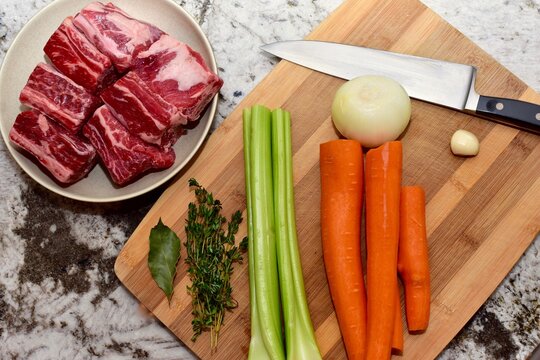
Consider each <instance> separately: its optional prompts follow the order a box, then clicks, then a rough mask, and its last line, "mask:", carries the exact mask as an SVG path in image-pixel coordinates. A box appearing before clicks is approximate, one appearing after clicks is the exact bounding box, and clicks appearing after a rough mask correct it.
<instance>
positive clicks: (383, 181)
mask: <svg viewBox="0 0 540 360" xmlns="http://www.w3.org/2000/svg"><path fill="white" fill-rule="evenodd" d="M401 161H402V151H401V142H399V141H391V142H387V143H385V144H383V145H381V146H379V147H378V148H376V149H372V150H370V151H368V153H367V155H366V235H367V294H368V296H367V358H368V359H369V360H376V359H389V358H390V354H391V349H392V333H393V329H394V313H395V309H396V299H395V298H396V289H397V255H398V239H399V196H400V190H401Z"/></svg>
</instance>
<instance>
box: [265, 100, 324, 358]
mask: <svg viewBox="0 0 540 360" xmlns="http://www.w3.org/2000/svg"><path fill="white" fill-rule="evenodd" d="M291 147H292V145H291V119H290V114H289V113H288V112H287V111H284V110H281V109H276V110H274V111H273V112H272V164H273V185H274V189H273V190H274V214H275V216H274V222H275V228H276V245H277V257H278V272H279V283H280V289H281V298H282V300H281V301H282V307H283V317H284V322H285V341H286V348H287V359H295V360H316V359H322V357H321V355H320V352H319V349H318V347H317V342H316V340H315V332H314V330H313V325H312V323H311V318H310V316H309V309H308V305H307V300H306V295H305V289H304V279H303V276H302V264H301V262H300V254H299V250H298V242H297V236H296V220H295V212H294V189H293V188H294V186H293V173H292V149H291Z"/></svg>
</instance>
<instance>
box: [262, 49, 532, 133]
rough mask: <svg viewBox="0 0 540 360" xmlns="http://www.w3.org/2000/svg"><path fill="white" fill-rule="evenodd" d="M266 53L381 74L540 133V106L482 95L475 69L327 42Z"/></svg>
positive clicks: (421, 96)
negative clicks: (476, 85) (479, 92)
mask: <svg viewBox="0 0 540 360" xmlns="http://www.w3.org/2000/svg"><path fill="white" fill-rule="evenodd" d="M261 49H262V50H264V51H266V52H268V53H270V54H272V55H275V56H277V57H279V58H282V59H285V60H288V61H291V62H293V63H296V64H298V65H302V66H304V67H307V68H310V69H313V70H316V71H319V72H322V73H325V74H328V75H332V76H335V77H338V78H342V79H345V80H351V79H353V78H355V77H357V76H362V75H383V76H387V77H390V78H392V79H394V80H396V81H397V82H399V83H400V84H401V85H402V86H403V88H405V90H406V91H407V93H408V94H409V96H410V97H412V98H415V99H418V100H423V101H427V102H430V103H433V104H437V105H442V106H445V107H448V108H452V109H456V110H459V111H463V112H467V113H472V114H475V115H478V116H481V117H484V118H487V119H490V120H494V121H497V122H501V123H504V124H506V125H510V126H514V127H518V128H520V129H524V130H529V131H532V132H534V133H537V134H540V105H537V104H533V103H528V102H525V101H521V100H515V99H506V98H499V97H493V96H484V95H479V94H478V93H477V92H476V90H475V87H474V85H475V80H476V73H477V71H476V68H475V67H474V66H471V65H465V64H458V63H452V62H448V61H441V60H435V59H430V58H423V57H418V56H412V55H405V54H398V53H393V52H389V51H383V50H376V49H370V48H366V47H361V46H354V45H346V44H339V43H333V42H325V41H313V40H293V41H280V42H275V43H271V44H266V45H264V46H262V47H261Z"/></svg>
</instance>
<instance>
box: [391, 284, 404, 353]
mask: <svg viewBox="0 0 540 360" xmlns="http://www.w3.org/2000/svg"><path fill="white" fill-rule="evenodd" d="M392 353H393V354H396V355H401V354H403V323H402V321H401V301H400V297H399V284H398V289H397V296H396V310H395V314H394V331H393V333H392Z"/></svg>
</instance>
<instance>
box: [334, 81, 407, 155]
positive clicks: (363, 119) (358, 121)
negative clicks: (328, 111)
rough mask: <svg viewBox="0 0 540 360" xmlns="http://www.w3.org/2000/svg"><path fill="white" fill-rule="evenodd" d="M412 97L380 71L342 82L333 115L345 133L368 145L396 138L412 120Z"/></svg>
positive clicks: (340, 129)
mask: <svg viewBox="0 0 540 360" xmlns="http://www.w3.org/2000/svg"><path fill="white" fill-rule="evenodd" d="M410 118H411V100H410V98H409V96H408V95H407V92H406V91H405V89H403V87H402V86H401V85H400V84H399V83H397V82H396V81H394V80H392V79H390V78H387V77H384V76H377V75H367V76H360V77H357V78H354V79H352V80H349V81H347V82H346V83H345V84H343V85H342V86H341V87H340V88H339V89H338V90H337V92H336V95H335V96H334V101H333V103H332V119H333V121H334V125H335V126H336V128H337V129H338V131H339V132H340V133H341V135H343V136H344V137H346V138H348V139H352V140H357V141H359V142H360V143H361V144H362V145H363V146H365V147H370V148H371V147H377V146H380V145H382V144H383V143H385V142H387V141H393V140H396V139H397V138H398V137H399V136H400V135H401V133H402V132H403V131H404V130H405V128H406V127H407V125H408V124H409V120H410Z"/></svg>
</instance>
